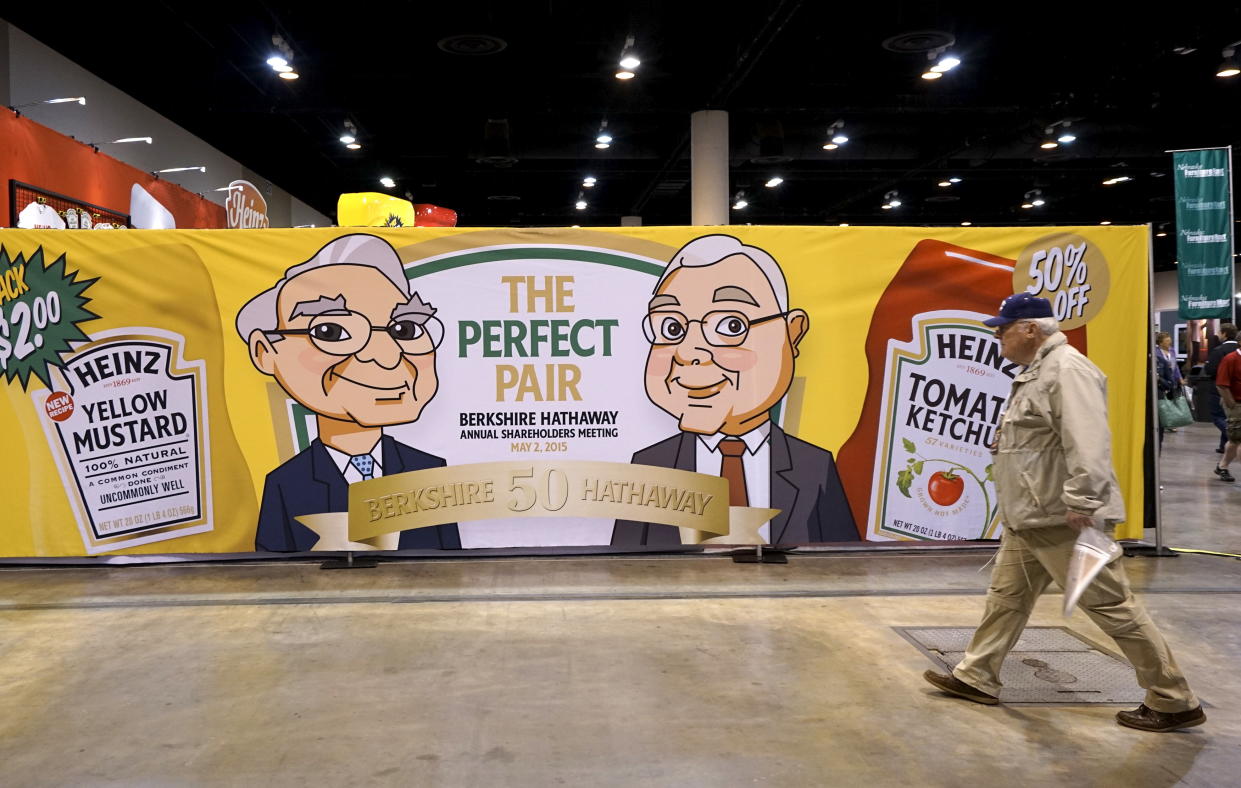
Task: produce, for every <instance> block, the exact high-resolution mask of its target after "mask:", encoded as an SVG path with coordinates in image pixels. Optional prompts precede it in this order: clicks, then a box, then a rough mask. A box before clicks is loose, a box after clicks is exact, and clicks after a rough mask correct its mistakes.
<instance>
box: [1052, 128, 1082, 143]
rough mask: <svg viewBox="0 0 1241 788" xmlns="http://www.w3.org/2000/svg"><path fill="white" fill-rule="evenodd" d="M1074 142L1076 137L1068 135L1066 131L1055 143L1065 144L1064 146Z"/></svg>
mask: <svg viewBox="0 0 1241 788" xmlns="http://www.w3.org/2000/svg"><path fill="white" fill-rule="evenodd" d="M1076 140H1077V136H1076V135H1073V134H1070V133H1069V132H1067V131H1066V132H1065V133H1063V134H1061V135H1060V136H1059V137H1056V142H1063V143H1065V144H1068V143H1070V142H1074V141H1076Z"/></svg>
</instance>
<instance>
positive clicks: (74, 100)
mask: <svg viewBox="0 0 1241 788" xmlns="http://www.w3.org/2000/svg"><path fill="white" fill-rule="evenodd" d="M39 104H79V105H81V106H83V107H85V106H86V97H85V96H69V97H68V98H54V99H42V100H40V101H27V102H26V103H25V104H10V105H9V109H11V110H13V112H14V114H16V115H18V116H20V115H21V114H22V113H21V111H20V110H23V109H25V108H26V107H35V106H38V105H39Z"/></svg>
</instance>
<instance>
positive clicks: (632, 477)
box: [298, 460, 780, 550]
mask: <svg viewBox="0 0 1241 788" xmlns="http://www.w3.org/2000/svg"><path fill="white" fill-rule="evenodd" d="M779 512H780V510H779V509H760V508H751V507H743V506H731V507H730V506H729V505H728V481H727V480H725V479H723V478H721V477H719V476H709V475H707V474H703V473H694V472H692V471H681V470H675V469H671V468H657V467H654V466H651V465H632V464H630V463H620V462H589V461H582V460H567V461H505V462H481V463H475V464H472V465H450V466H447V467H443V468H430V469H427V470H424V471H410V472H408V473H398V474H394V475H392V476H383V477H380V478H378V479H371V480H369V481H361V482H355V483H353V484H351V485H349V511H348V513H345V512H329V513H325V514H312V515H306V516H303V517H299V518H298V520H300V521H301V522H302V523H303V524H305V525H306V526H307V527H309V528H310V529H311V530H313V531H315V533H317V534H319V542H318V543H317V544H316V545H315V547H314V549H315V550H367V549H370V550H393V549H396V542H397V533H398V532H400V531H408V530H411V529H414V528H429V527H431V526H435V525H444V524H445V523H460V522H469V521H470V520H493V519H505V518H513V517H604V518H613V519H617V520H636V521H639V522H647V523H662V524H664V525H673V526H677V527H678V528H680V529H681V541H682V542H683V543H685V544H699V543H715V544H765V543H766V542H765V541H764V540H763V538H762V537H761V536H760V535H759V533H758V530H759V528H761V527H762V525H763V524H764V523H766V522H767V521H768V520H770V519H771V518H772V517H774V516H775V515H777V514H779Z"/></svg>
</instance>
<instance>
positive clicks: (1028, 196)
mask: <svg viewBox="0 0 1241 788" xmlns="http://www.w3.org/2000/svg"><path fill="white" fill-rule="evenodd" d="M1021 198H1022V202H1021V207H1022V208H1026V209H1029V208H1041V207H1043V206H1044V205H1046V204H1047V201H1046V200H1044V199H1043V190H1042V189H1031V190H1030V191H1028V192H1026V193H1025V194H1023V195H1021Z"/></svg>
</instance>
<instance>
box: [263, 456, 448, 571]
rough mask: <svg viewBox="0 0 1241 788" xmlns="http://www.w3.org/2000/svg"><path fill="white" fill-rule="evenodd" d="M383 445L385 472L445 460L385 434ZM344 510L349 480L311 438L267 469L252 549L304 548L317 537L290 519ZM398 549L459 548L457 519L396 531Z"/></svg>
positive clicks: (439, 463)
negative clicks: (303, 447) (285, 459)
mask: <svg viewBox="0 0 1241 788" xmlns="http://www.w3.org/2000/svg"><path fill="white" fill-rule="evenodd" d="M382 445H383V454H382V455H381V458H380V461H381V462H382V463H383V472H384V476H391V475H393V474H396V473H404V472H405V471H421V470H426V469H427V468H439V467H441V466H443V465H444V464H445V463H444V460H443V459H442V458H440V457H436V456H435V455H432V454H427V453H426V452H421V451H418V450H417V449H415V448H412V447H409V446H406V445H405V444H403V443H397V442H396V440H395V439H394V438H390V437H388V436H387V435H385V436H383V438H382ZM348 510H349V483H348V482H346V481H345V477H344V476H342V475H341V473H340V470H339V469H338V468H337V467H336V463H335V462H334V461H333V460H332V455H330V454H328V451H327V448H326V447H325V446H324V445H323V443H322V441H320V440H319V439H318V438H315V439H314V441H313V442H312V443H311V444H310V447H309V448H307V449H306V450H305V451H303V452H302V453H301V454H298V455H297V456H296V457H293V458H292V459H290V460H289V461H288V462H286V463H285V464H284V465H281V466H280V467H279V468H277V469H276V470H274V471H272V472H271V473H269V474H267V482H266V483H265V484H264V485H263V505H262V507H261V508H260V509H259V527H258V531H257V533H255V535H254V549H256V550H274V551H282V552H288V551H303V550H309V549H310V548H312V547H314V545H315V542H317V541H319V536H318V535H317V534H316V533H315V532H314V531H312V530H310V529H309V528H307V527H306V526H304V525H302V524H301V523H299V522H298V521H297V520H296V519H294V518H296V517H299V516H301V515H304V514H321V513H323V512H346V511H348ZM397 549H400V550H460V549H461V536H460V535H459V534H458V532H457V524H456V523H449V524H447V525H437V526H433V527H430V528H415V529H413V530H410V531H402V532H401V539H400V542H399V543H398V545H397Z"/></svg>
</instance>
